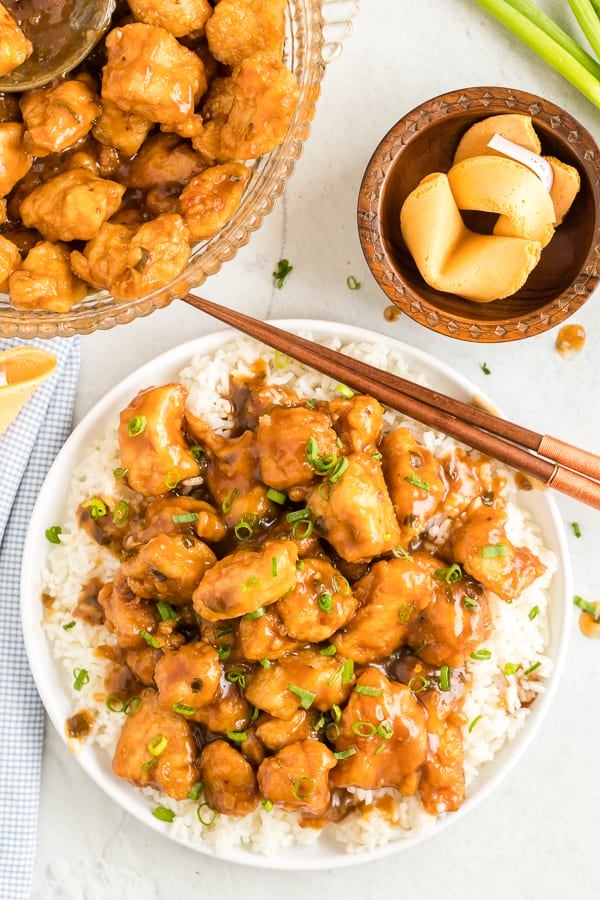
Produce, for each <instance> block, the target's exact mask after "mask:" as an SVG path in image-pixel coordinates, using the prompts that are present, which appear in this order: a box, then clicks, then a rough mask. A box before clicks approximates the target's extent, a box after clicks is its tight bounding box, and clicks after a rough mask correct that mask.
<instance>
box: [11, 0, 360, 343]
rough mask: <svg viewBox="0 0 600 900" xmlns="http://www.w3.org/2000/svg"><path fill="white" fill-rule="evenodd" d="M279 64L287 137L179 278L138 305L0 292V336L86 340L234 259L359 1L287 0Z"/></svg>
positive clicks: (293, 153)
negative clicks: (289, 101) (293, 102)
mask: <svg viewBox="0 0 600 900" xmlns="http://www.w3.org/2000/svg"><path fill="white" fill-rule="evenodd" d="M287 5H288V12H287V37H286V44H285V53H284V60H285V63H286V65H287V66H288V68H290V69H291V70H292V71H293V72H294V73H295V75H296V77H297V79H298V84H299V87H300V99H299V102H298V108H297V110H296V114H295V116H294V119H293V121H292V124H291V125H290V128H289V130H288V133H287V135H286V137H285V139H284V141H283V143H282V144H280V146H279V147H276V148H275V150H273V151H272V152H271V153H270V154H268V155H266V156H264V157H261V158H260V159H259V160H257V161H256V163H255V164H254V165H253V168H252V176H251V178H250V181H249V183H248V187H247V189H246V192H245V194H244V197H243V199H242V203H241V204H240V206H239V208H238V210H237V211H236V213H235V215H234V216H233V217H232V218H231V219H230V221H229V222H228V223H227V225H226V226H225V227H224V228H222V229H221V231H219V232H218V233H217V234H216V235H214V236H213V237H212V238H210V239H209V240H207V241H201V242H199V243H198V244H196V245H195V246H194V249H193V251H192V255H191V258H190V261H189V263H188V265H187V267H186V269H185V271H184V272H182V274H181V275H180V276H179V277H178V278H176V279H175V280H174V281H172V282H171V283H170V284H169V285H167V286H166V287H163V288H160V289H158V290H156V291H153V292H152V293H150V294H147V295H146V296H144V297H140V298H138V299H136V300H115V299H114V297H111V296H110V294H109V293H108V292H107V291H93V290H92V289H90V293H89V294H88V295H87V297H85V299H84V300H82V301H81V302H80V303H78V304H77V305H76V306H75V307H73V309H71V310H69V311H68V312H64V313H59V312H51V311H48V310H35V311H34V310H20V309H14V308H13V307H12V306H11V305H10V302H9V298H8V295H7V294H5V293H2V292H0V335H1V336H3V337H21V338H25V339H29V338H34V337H38V338H52V337H56V336H61V337H70V336H72V335H74V334H89V333H90V332H92V331H95V330H96V329H99V328H101V329H108V328H113V327H114V326H115V325H122V324H125V323H127V322H131V321H132V320H133V319H135V318H136V317H137V316H147V315H149V314H150V313H151V312H154V310H156V309H161V308H163V307H165V306H168V304H169V303H170V302H171V301H172V300H174V299H176V298H177V297H180V296H181V295H182V294H185V293H187V292H188V291H189V290H190V289H191V288H193V287H197V286H198V285H201V284H202V283H203V282H204V281H206V279H207V278H208V277H209V276H210V275H214V274H215V273H216V272H218V271H219V269H220V268H221V266H222V265H223V263H225V262H227V261H228V260H230V259H233V258H234V256H235V255H236V253H237V251H238V250H239V248H240V247H243V246H244V245H245V244H247V243H248V241H249V240H250V235H251V234H252V232H253V231H256V230H257V229H258V228H260V226H261V225H262V222H263V219H264V217H265V216H266V215H268V214H269V213H270V212H271V210H272V209H273V207H274V205H275V201H276V200H277V198H278V197H280V196H281V195H282V194H283V191H284V189H285V185H286V182H287V180H288V178H289V177H290V176H291V175H292V173H293V171H294V168H295V165H296V161H297V160H298V159H299V157H300V155H301V153H302V149H303V145H304V143H305V142H306V140H307V139H308V137H309V134H310V122H311V120H312V118H313V116H314V113H315V104H316V102H317V99H318V96H319V92H320V87H321V81H322V79H323V75H324V73H325V67H326V65H327V64H328V63H329V62H332V61H333V60H334V59H336V58H337V57H338V56H339V54H340V52H341V49H342V41H343V40H344V39H345V38H346V37H347V36H348V34H349V33H350V30H351V27H352V25H351V20H352V18H353V17H354V16H355V15H356V13H357V12H358V9H359V0H288V4H287Z"/></svg>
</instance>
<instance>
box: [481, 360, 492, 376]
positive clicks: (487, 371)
mask: <svg viewBox="0 0 600 900" xmlns="http://www.w3.org/2000/svg"><path fill="white" fill-rule="evenodd" d="M481 371H482V372H483V374H484V375H491V374H492V370H491V369H489V368H488V364H487V363H482V364H481Z"/></svg>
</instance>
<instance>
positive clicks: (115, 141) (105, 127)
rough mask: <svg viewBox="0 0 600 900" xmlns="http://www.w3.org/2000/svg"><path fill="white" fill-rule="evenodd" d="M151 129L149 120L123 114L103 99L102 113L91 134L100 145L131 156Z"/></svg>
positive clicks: (109, 101) (110, 102) (123, 112)
mask: <svg viewBox="0 0 600 900" xmlns="http://www.w3.org/2000/svg"><path fill="white" fill-rule="evenodd" d="M151 128H152V122H151V121H150V120H149V119H146V118H145V117H144V116H138V115H136V114H135V113H132V112H125V111H124V110H122V109H119V107H118V106H117V105H116V103H113V102H112V101H111V100H107V99H106V97H104V98H103V100H102V112H101V113H100V117H99V118H98V121H97V122H96V124H95V125H94V127H93V128H92V134H93V135H94V137H95V138H96V140H97V141H100V143H101V144H107V145H108V146H109V147H115V148H116V149H117V150H120V151H121V153H124V154H125V155H126V156H133V155H134V154H135V153H137V152H138V150H139V149H140V147H141V146H142V144H143V143H144V141H145V140H146V137H147V136H148V133H149V132H150V130H151Z"/></svg>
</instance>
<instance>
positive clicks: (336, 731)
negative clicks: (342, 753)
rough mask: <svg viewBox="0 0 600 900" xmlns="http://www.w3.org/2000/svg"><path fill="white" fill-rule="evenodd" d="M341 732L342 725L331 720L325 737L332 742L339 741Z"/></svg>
mask: <svg viewBox="0 0 600 900" xmlns="http://www.w3.org/2000/svg"><path fill="white" fill-rule="evenodd" d="M340 734H341V731H340V726H339V725H338V724H337V722H329V724H328V725H327V727H326V729H325V737H326V738H327V740H328V741H332V742H333V741H337V739H338V738H339V736H340Z"/></svg>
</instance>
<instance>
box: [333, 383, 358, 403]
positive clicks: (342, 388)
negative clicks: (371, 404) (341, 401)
mask: <svg viewBox="0 0 600 900" xmlns="http://www.w3.org/2000/svg"><path fill="white" fill-rule="evenodd" d="M336 393H338V394H339V395H340V397H344V398H345V399H346V400H352V398H353V397H354V391H353V390H352V388H349V387H348V385H346V384H338V386H337V388H336Z"/></svg>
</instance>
